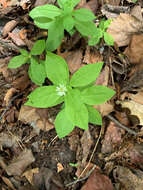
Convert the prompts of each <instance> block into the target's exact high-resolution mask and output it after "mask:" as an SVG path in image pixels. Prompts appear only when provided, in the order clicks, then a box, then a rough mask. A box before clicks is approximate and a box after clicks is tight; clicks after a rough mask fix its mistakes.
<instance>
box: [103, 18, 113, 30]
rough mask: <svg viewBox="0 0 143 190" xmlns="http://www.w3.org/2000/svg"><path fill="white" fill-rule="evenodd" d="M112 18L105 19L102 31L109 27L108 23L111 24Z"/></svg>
mask: <svg viewBox="0 0 143 190" xmlns="http://www.w3.org/2000/svg"><path fill="white" fill-rule="evenodd" d="M111 22H112V20H111V19H108V20H106V21H104V31H106V30H107V28H108V27H109V25H110V24H111Z"/></svg>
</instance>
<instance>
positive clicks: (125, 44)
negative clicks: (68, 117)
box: [0, 0, 143, 190]
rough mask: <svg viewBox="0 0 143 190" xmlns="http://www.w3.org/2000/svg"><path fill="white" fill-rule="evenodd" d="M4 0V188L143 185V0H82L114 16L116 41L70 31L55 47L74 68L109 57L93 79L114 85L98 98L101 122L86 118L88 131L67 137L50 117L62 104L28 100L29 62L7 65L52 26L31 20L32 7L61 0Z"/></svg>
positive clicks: (0, 183)
mask: <svg viewBox="0 0 143 190" xmlns="http://www.w3.org/2000/svg"><path fill="white" fill-rule="evenodd" d="M0 3H1V7H0V12H1V15H0V17H1V21H0V33H1V36H0V87H1V88H0V92H1V96H0V114H1V116H0V189H2V190H11V189H12V190H79V189H81V190H87V189H88V190H112V189H115V190H142V189H143V188H142V187H143V131H142V130H143V128H142V125H143V75H142V74H143V66H142V61H143V18H142V13H143V3H142V1H141V0H138V1H137V2H136V3H134V2H133V1H132V0H127V1H121V0H116V1H115V0H109V1H107V0H103V1H96V0H90V1H86V0H82V1H81V2H80V4H79V5H78V7H87V8H89V9H91V10H92V11H93V12H94V13H95V15H96V16H98V17H99V20H101V19H102V18H103V17H105V18H106V17H107V18H114V20H113V22H112V23H111V25H110V27H109V28H108V32H109V33H110V34H112V36H113V37H114V39H115V45H114V47H109V46H107V45H106V44H105V43H104V41H103V40H102V41H101V42H100V44H99V45H98V46H95V47H89V46H87V42H86V40H85V39H83V38H80V36H79V34H78V33H76V34H75V35H74V36H73V37H72V38H70V37H69V36H68V34H65V38H64V41H63V43H62V45H61V47H60V48H59V49H58V51H57V54H58V55H61V56H62V57H63V58H65V59H66V61H67V62H68V66H69V69H70V72H71V74H73V73H74V72H75V71H76V70H77V69H79V68H80V67H81V66H83V65H85V64H92V63H94V62H99V61H104V68H103V70H102V72H101V74H100V76H99V77H98V79H97V81H96V84H101V85H106V86H109V87H111V88H112V89H114V90H116V92H117V93H116V95H115V96H114V97H113V98H112V100H111V101H109V102H107V103H105V104H102V105H100V106H96V108H97V109H98V110H99V111H100V113H101V114H102V116H103V126H94V125H90V124H89V130H88V131H82V130H81V129H78V128H76V129H75V130H74V131H73V132H72V133H71V134H70V135H68V136H67V137H65V138H63V139H58V137H57V135H56V132H55V129H54V124H53V123H54V119H55V116H56V114H57V113H58V111H59V109H60V106H56V107H54V108H50V109H36V108H31V107H28V106H23V105H24V103H25V102H26V100H27V98H26V97H27V95H28V94H29V93H30V92H31V91H32V90H33V89H34V88H36V85H35V84H33V83H32V82H31V81H30V80H29V77H28V74H27V70H28V65H24V66H22V67H20V68H18V69H8V68H7V65H8V62H9V60H10V59H11V58H12V57H13V56H14V55H17V54H18V53H19V49H20V48H25V49H27V50H30V49H31V47H32V45H33V43H34V41H35V40H37V39H41V38H45V39H46V37H47V31H44V30H40V29H38V28H37V27H36V26H35V25H34V24H33V21H32V20H31V19H30V18H29V16H28V13H29V11H30V10H31V9H32V8H33V7H35V6H37V5H43V4H46V3H56V1H50V0H45V1H42V2H41V1H32V2H31V1H29V0H22V1H6V0H0ZM107 3H108V5H107ZM115 6H117V7H115ZM97 24H98V21H97ZM45 84H49V81H48V79H47V80H46V81H45Z"/></svg>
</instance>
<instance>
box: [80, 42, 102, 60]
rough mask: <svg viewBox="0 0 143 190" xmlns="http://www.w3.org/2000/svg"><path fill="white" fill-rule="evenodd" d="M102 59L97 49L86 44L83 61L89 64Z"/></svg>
mask: <svg viewBox="0 0 143 190" xmlns="http://www.w3.org/2000/svg"><path fill="white" fill-rule="evenodd" d="M102 61H103V56H102V55H101V54H100V53H99V51H98V50H97V49H95V48H94V49H92V48H91V47H89V46H87V48H86V51H85V56H84V59H83V62H84V63H87V64H90V63H96V62H102Z"/></svg>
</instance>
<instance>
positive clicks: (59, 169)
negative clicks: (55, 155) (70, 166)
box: [57, 162, 64, 173]
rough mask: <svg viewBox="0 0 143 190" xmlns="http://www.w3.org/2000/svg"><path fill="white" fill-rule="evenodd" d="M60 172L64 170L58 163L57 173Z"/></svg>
mask: <svg viewBox="0 0 143 190" xmlns="http://www.w3.org/2000/svg"><path fill="white" fill-rule="evenodd" d="M62 170H64V167H63V165H62V164H61V163H60V162H58V163H57V173H59V172H61V171H62Z"/></svg>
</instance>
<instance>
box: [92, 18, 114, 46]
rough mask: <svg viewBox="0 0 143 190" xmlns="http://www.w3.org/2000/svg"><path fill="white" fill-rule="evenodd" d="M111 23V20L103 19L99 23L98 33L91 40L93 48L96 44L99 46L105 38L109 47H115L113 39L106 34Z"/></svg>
mask: <svg viewBox="0 0 143 190" xmlns="http://www.w3.org/2000/svg"><path fill="white" fill-rule="evenodd" d="M110 23H111V20H110V19H108V20H104V19H102V20H101V21H100V23H99V26H98V28H97V33H95V34H94V35H92V37H91V38H90V40H89V45H90V46H93V45H95V44H98V43H99V42H100V40H101V38H104V41H105V43H106V44H107V45H109V46H113V45H114V39H113V37H112V36H111V35H110V34H109V33H108V32H106V30H107V29H108V27H109V25H110Z"/></svg>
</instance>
